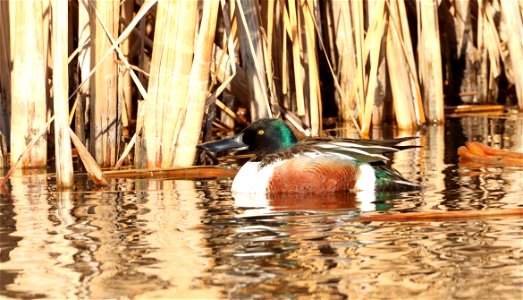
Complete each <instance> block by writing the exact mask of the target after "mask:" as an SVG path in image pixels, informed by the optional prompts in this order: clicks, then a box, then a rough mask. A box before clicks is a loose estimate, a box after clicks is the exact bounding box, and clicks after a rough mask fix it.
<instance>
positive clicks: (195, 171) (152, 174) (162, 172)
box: [104, 166, 238, 179]
mask: <svg viewBox="0 0 523 300" xmlns="http://www.w3.org/2000/svg"><path fill="white" fill-rule="evenodd" d="M236 173H238V170H235V169H225V168H220V167H206V166H193V167H186V168H158V169H130V170H111V171H105V172H104V175H105V177H107V178H153V179H154V178H166V177H168V178H170V179H203V178H216V177H234V176H235V175H236Z"/></svg>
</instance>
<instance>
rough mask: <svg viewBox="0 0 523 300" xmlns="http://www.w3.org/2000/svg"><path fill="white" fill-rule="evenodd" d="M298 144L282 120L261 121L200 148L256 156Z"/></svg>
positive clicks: (201, 145)
mask: <svg viewBox="0 0 523 300" xmlns="http://www.w3.org/2000/svg"><path fill="white" fill-rule="evenodd" d="M297 142H298V140H297V139H296V136H295V135H294V133H293V132H292V130H291V129H290V128H289V126H287V124H285V122H283V121H282V120H280V119H261V120H258V121H256V122H253V123H252V124H250V125H249V126H247V127H246V128H245V129H244V130H243V131H242V132H240V133H239V134H237V135H235V136H233V137H230V138H226V139H223V140H220V141H217V142H208V143H204V144H200V145H198V147H199V148H202V149H204V150H207V151H211V152H222V151H226V150H249V152H252V153H255V154H256V155H266V154H271V153H275V152H277V151H279V150H282V149H285V148H290V147H292V146H294V145H295V144H296V143H297Z"/></svg>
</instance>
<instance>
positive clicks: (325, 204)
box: [0, 116, 523, 299]
mask: <svg viewBox="0 0 523 300" xmlns="http://www.w3.org/2000/svg"><path fill="white" fill-rule="evenodd" d="M522 120H523V119H522V118H521V116H520V117H519V118H516V117H514V116H509V117H506V116H501V117H495V118H492V117H491V118H486V117H475V118H472V117H469V118H463V119H450V120H449V121H447V124H446V126H445V127H428V128H427V129H426V130H425V131H424V132H423V133H422V134H421V138H420V140H419V142H418V143H420V145H422V146H423V147H422V148H415V149H409V150H405V151H402V152H400V153H397V154H396V155H395V157H394V166H395V167H396V168H397V169H398V170H400V171H401V172H402V173H403V174H404V175H405V177H407V178H408V179H410V180H413V181H417V182H419V183H421V184H423V185H424V186H426V189H424V190H423V191H420V192H410V193H403V194H399V195H386V194H368V193H367V194H358V195H353V194H342V195H324V196H321V197H312V196H306V197H303V196H301V197H279V198H272V199H265V198H263V199H243V198H241V197H236V198H235V197H233V196H232V195H231V193H230V183H231V180H230V179H228V178H219V179H216V180H205V181H190V180H150V179H119V180H115V181H114V182H113V185H112V186H111V187H110V188H104V189H101V188H96V187H94V186H93V185H92V184H90V183H89V182H88V181H87V180H86V179H85V178H77V180H76V189H75V190H74V191H71V192H57V191H56V190H55V185H54V181H53V180H52V179H50V178H47V176H46V175H31V176H19V177H15V178H13V179H11V181H10V185H9V187H8V193H4V194H0V262H1V268H0V296H2V297H3V298H97V299H99V298H236V299H238V298H260V299H267V298H291V299H297V298H314V299H327V298H329V299H337V298H358V299H361V298H367V299H371V298H418V299H430V298H432V299H445V298H447V299H448V298H465V299H478V298H481V299H485V298H488V299H491V298H502V299H522V297H523V244H522V243H523V230H522V225H523V223H522V220H521V218H518V217H504V218H497V219H472V220H466V221H442V222H361V221H357V220H356V219H355V218H357V217H358V216H361V215H367V214H398V213H405V212H424V211H449V210H472V209H473V210H484V209H493V208H518V207H523V200H522V199H523V169H522V168H518V167H513V166H508V167H500V166H489V167H486V166H474V165H466V164H458V159H457V157H456V149H457V147H458V146H460V145H462V144H463V142H464V141H465V140H479V141H482V142H484V143H486V144H489V145H492V146H495V147H501V148H506V149H511V150H516V151H523V146H522V133H523V124H522ZM343 135H346V134H343Z"/></svg>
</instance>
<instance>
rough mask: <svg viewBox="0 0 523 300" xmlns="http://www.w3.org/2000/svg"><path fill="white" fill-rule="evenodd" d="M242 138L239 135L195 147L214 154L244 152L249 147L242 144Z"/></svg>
mask: <svg viewBox="0 0 523 300" xmlns="http://www.w3.org/2000/svg"><path fill="white" fill-rule="evenodd" d="M242 136H243V134H242V133H240V134H238V135H235V136H233V137H230V138H226V139H223V140H219V141H214V142H207V143H203V144H199V145H197V146H196V147H198V148H200V149H203V150H205V151H209V152H214V153H217V152H223V151H227V150H246V149H247V148H248V147H249V146H248V145H246V144H245V143H243V141H242Z"/></svg>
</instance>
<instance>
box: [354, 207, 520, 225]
mask: <svg viewBox="0 0 523 300" xmlns="http://www.w3.org/2000/svg"><path fill="white" fill-rule="evenodd" d="M507 217H519V218H522V217H523V208H506V209H487V210H459V211H441V212H439V211H431V212H419V213H403V214H394V215H375V216H361V217H357V218H354V219H350V222H451V221H465V220H478V219H496V218H497V219H500V218H507Z"/></svg>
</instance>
